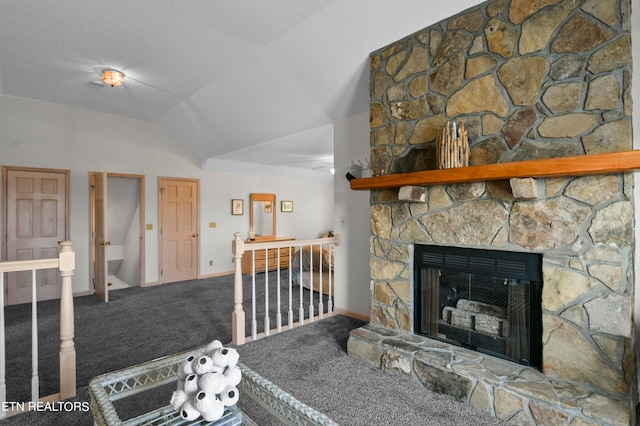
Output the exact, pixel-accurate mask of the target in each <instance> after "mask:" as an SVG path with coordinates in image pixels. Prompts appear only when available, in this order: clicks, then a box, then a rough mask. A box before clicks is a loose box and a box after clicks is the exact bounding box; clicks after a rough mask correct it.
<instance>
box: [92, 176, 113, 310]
mask: <svg viewBox="0 0 640 426" xmlns="http://www.w3.org/2000/svg"><path fill="white" fill-rule="evenodd" d="M91 180H92V182H91V188H92V190H93V206H94V207H93V214H94V218H93V220H94V223H93V226H94V236H93V238H92V244H93V253H94V256H95V259H94V263H93V290H94V292H95V294H96V295H97V296H98V297H99V298H100V299H102V300H103V301H105V302H108V301H109V282H108V265H107V260H108V259H109V244H110V243H109V229H108V215H107V211H108V210H107V208H108V205H107V174H106V173H104V172H96V173H91Z"/></svg>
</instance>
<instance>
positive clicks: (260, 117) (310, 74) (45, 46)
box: [0, 0, 479, 170]
mask: <svg viewBox="0 0 640 426" xmlns="http://www.w3.org/2000/svg"><path fill="white" fill-rule="evenodd" d="M478 3H479V2H478V1H472V0H449V1H446V2H440V1H437V2H436V1H430V0H395V1H393V0H340V1H337V0H336V1H332V0H306V1H303V0H270V1H258V0H226V1H222V0H218V1H214V0H189V1H176V0H135V1H131V0H112V1H110V2H99V1H97V0H82V1H77V0H56V1H52V2H42V1H41V0H20V1H13V0H0V93H2V94H4V95H11V96H18V97H24V98H29V99H37V100H42V101H46V102H53V103H58V104H65V105H71V106H76V107H82V108H87V109H92V110H97V111H103V112H108V113H113V114H120V115H124V116H129V117H134V118H140V119H144V120H150V121H153V122H155V123H156V124H157V125H159V126H161V127H162V128H164V129H165V130H166V131H167V132H168V133H169V134H171V135H172V136H173V137H174V138H175V139H176V140H178V141H179V142H180V143H182V144H184V145H185V146H186V147H187V148H188V149H189V150H191V151H192V152H193V153H194V154H196V155H197V156H199V157H200V158H201V159H202V161H203V164H206V162H207V161H212V160H234V161H247V162H253V163H259V164H263V165H276V166H286V167H298V168H302V169H307V170H313V169H317V170H320V169H325V170H326V169H328V168H329V167H330V165H331V163H332V158H333V131H332V123H333V121H334V120H336V119H340V118H344V117H346V116H349V115H351V114H355V113H360V112H364V111H366V110H367V109H368V104H369V93H368V79H369V72H368V55H369V53H370V52H372V51H374V50H377V49H379V48H381V47H383V46H385V45H387V44H389V43H392V42H394V41H396V40H398V39H400V38H402V37H404V36H406V35H409V34H411V33H413V32H415V31H418V30H420V29H422V28H424V27H427V26H429V25H431V24H433V23H435V22H438V21H440V20H442V19H444V18H446V17H448V16H451V15H455V14H457V13H459V12H461V11H463V10H465V9H467V8H469V7H471V6H473V5H475V4H478ZM104 68H115V69H118V70H121V71H122V72H123V73H124V74H125V83H124V84H123V86H121V87H119V88H111V87H103V88H98V87H96V85H93V84H91V82H92V81H98V80H99V76H100V72H101V70H102V69H104Z"/></svg>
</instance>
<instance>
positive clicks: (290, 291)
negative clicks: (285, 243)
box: [288, 246, 293, 329]
mask: <svg viewBox="0 0 640 426" xmlns="http://www.w3.org/2000/svg"><path fill="white" fill-rule="evenodd" d="M291 251H292V247H291V246H289V274H288V275H289V329H292V328H293V285H292V283H291V279H292V277H291V273H292V268H291V266H292V265H291Z"/></svg>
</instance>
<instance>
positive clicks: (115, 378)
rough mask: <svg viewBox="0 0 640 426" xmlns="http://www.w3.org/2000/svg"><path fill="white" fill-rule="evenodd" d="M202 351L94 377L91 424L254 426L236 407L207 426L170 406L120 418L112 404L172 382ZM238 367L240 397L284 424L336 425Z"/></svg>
mask: <svg viewBox="0 0 640 426" xmlns="http://www.w3.org/2000/svg"><path fill="white" fill-rule="evenodd" d="M204 350H205V348H204V347H202V348H196V349H194V350H190V351H185V352H181V353H177V354H174V355H169V356H166V357H162V358H158V359H155V360H152V361H148V362H145V363H143V364H138V365H134V366H132V367H129V368H125V369H122V370H118V371H114V372H111V373H106V374H102V375H100V376H97V377H94V378H93V379H91V380H90V381H89V396H90V398H91V401H90V407H91V413H92V414H93V419H94V423H95V424H96V425H98V426H119V425H127V426H134V425H135V426H137V425H189V424H192V425H203V426H204V425H209V424H211V425H219V426H224V425H235V424H238V423H237V422H236V423H234V421H237V419H238V418H240V417H241V418H242V424H245V425H255V424H256V423H255V422H253V421H252V420H251V419H249V418H248V417H247V416H246V415H245V414H244V413H242V412H241V411H240V410H239V409H238V408H237V407H230V408H229V409H228V410H226V411H225V417H223V418H222V419H220V420H218V421H217V422H213V423H207V422H205V421H204V420H203V419H202V418H200V419H198V420H196V421H193V422H189V421H185V420H183V419H182V418H181V417H180V415H179V413H178V412H176V411H175V410H174V409H173V408H172V407H171V405H169V404H167V405H166V406H164V407H161V408H158V409H157V410H154V411H151V412H149V413H146V414H143V415H141V416H138V417H135V418H133V419H129V420H126V421H123V420H121V419H120V417H119V416H118V413H117V411H116V409H115V407H114V406H113V403H112V402H113V401H116V400H119V399H122V398H126V397H128V396H131V395H134V394H138V393H140V392H144V391H146V390H150V389H153V388H156V387H158V386H162V385H165V384H168V383H171V382H175V381H176V373H177V371H178V367H179V366H180V364H181V363H182V362H183V361H184V359H185V358H186V357H187V356H189V355H191V354H197V353H204ZM238 367H239V368H240V370H241V371H242V381H241V382H240V384H239V385H238V390H239V391H240V398H248V399H250V400H251V401H252V402H255V403H256V404H258V405H259V406H260V407H262V408H263V409H264V410H266V411H267V412H269V413H270V414H271V415H273V416H274V417H275V418H277V419H278V420H279V421H281V422H282V423H283V424H285V425H323V426H333V425H336V426H337V423H335V422H333V421H332V420H331V419H329V418H328V417H327V416H325V415H324V414H322V413H320V412H318V411H316V410H314V409H313V408H311V407H309V406H307V405H306V404H304V403H302V402H300V401H298V400H297V399H295V398H294V397H293V396H291V395H290V394H288V393H287V392H285V391H283V390H282V389H280V388H279V387H278V386H276V385H275V384H273V383H271V382H270V381H268V380H267V379H265V378H263V377H262V376H260V375H259V374H257V373H256V372H254V371H253V370H251V369H250V368H248V367H247V366H245V365H244V364H242V363H239V364H238ZM169 398H170V395H169V396H168V397H167V403H168V401H169Z"/></svg>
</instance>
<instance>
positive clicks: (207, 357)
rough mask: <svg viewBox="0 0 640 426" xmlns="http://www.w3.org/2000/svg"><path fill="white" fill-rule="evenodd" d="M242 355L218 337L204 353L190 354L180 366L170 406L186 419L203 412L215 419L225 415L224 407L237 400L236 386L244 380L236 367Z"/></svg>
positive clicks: (194, 418) (238, 395) (205, 415)
mask: <svg viewBox="0 0 640 426" xmlns="http://www.w3.org/2000/svg"><path fill="white" fill-rule="evenodd" d="M239 358H240V355H239V354H238V351H236V350H235V349H233V348H227V347H225V346H223V345H222V343H221V342H220V341H219V340H214V341H212V342H211V343H209V344H208V345H207V346H206V348H205V352H204V353H198V354H194V355H189V356H188V357H187V358H186V359H185V360H184V361H183V362H182V364H180V366H179V367H178V371H177V373H176V375H177V377H178V386H177V389H176V390H175V391H174V392H173V394H172V395H171V406H172V407H173V409H174V410H176V411H178V412H179V413H180V416H181V417H182V418H183V419H185V420H190V421H192V420H196V419H198V418H199V417H200V416H202V418H203V419H204V420H205V421H207V422H214V421H216V420H218V419H220V418H221V417H222V416H223V415H224V409H225V407H231V406H233V405H235V404H236V403H237V402H238V398H239V397H240V393H239V392H238V389H237V387H236V386H238V384H239V383H240V381H241V380H242V373H241V371H240V369H239V368H238V367H237V364H238V359H239Z"/></svg>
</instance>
